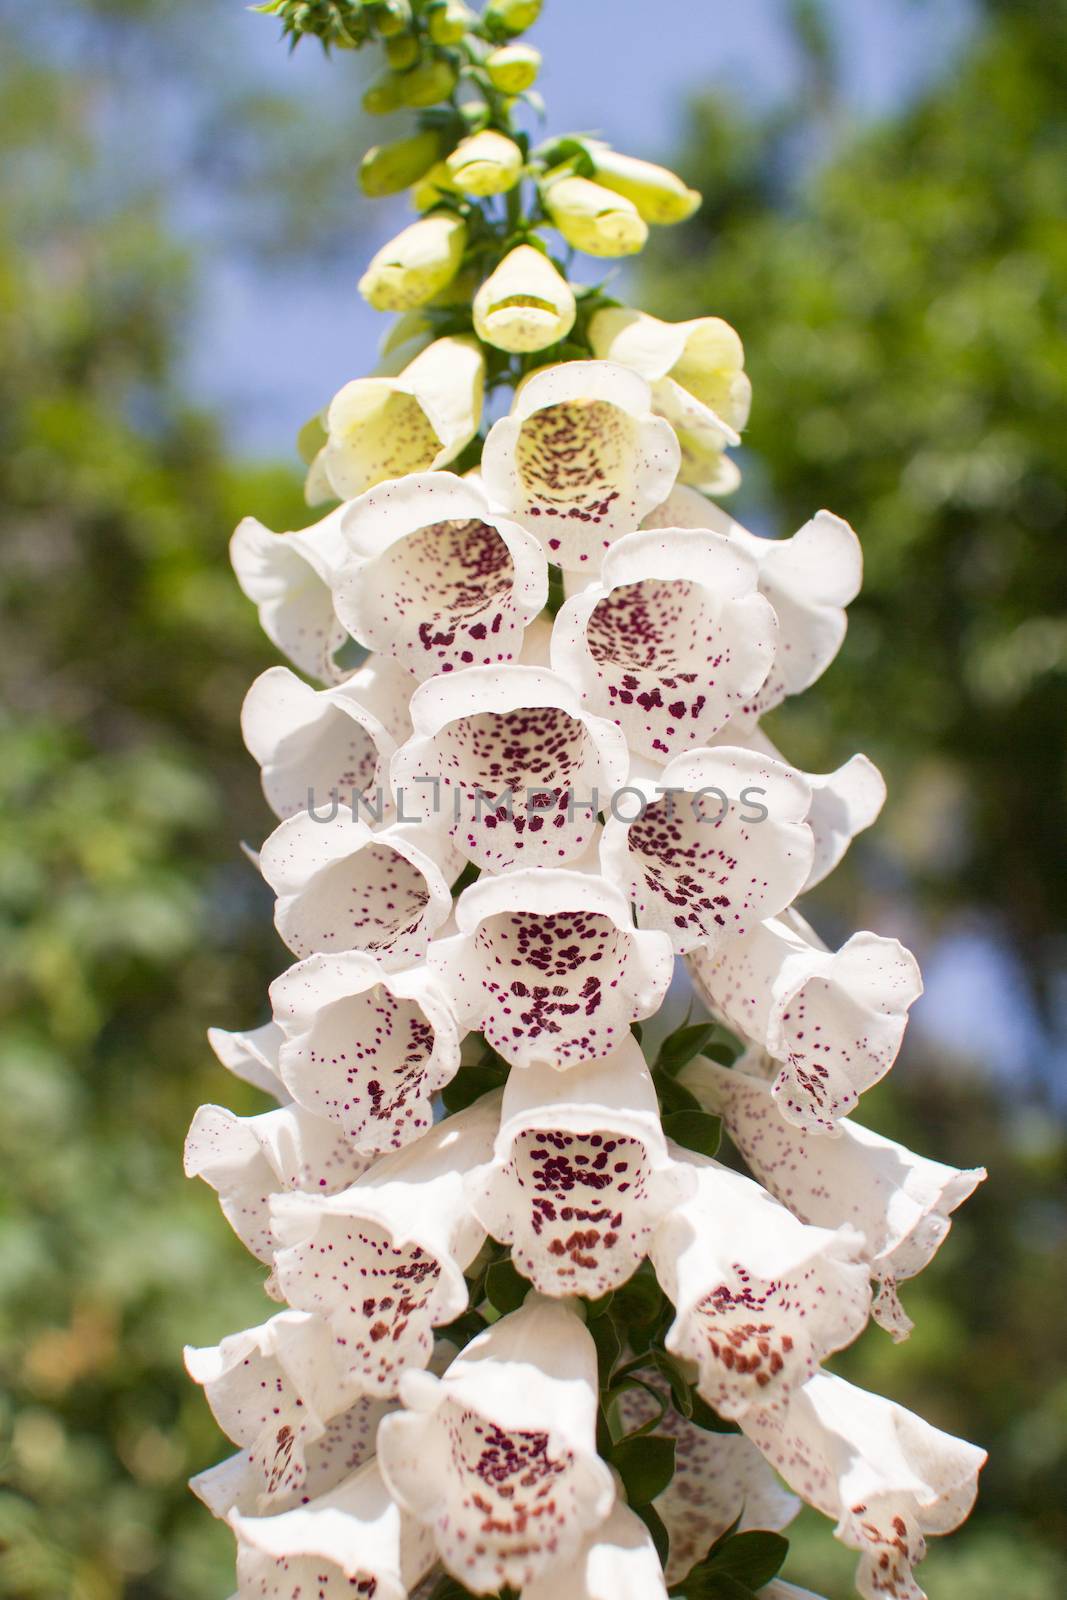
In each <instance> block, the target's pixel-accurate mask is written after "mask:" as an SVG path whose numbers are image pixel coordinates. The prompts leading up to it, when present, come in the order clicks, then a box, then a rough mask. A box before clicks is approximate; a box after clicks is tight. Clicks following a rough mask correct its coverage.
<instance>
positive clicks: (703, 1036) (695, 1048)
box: [656, 1022, 719, 1074]
mask: <svg viewBox="0 0 1067 1600" xmlns="http://www.w3.org/2000/svg"><path fill="white" fill-rule="evenodd" d="M718 1031H719V1029H718V1026H717V1024H716V1023H714V1022H694V1023H692V1024H691V1025H689V1026H683V1027H681V1028H676V1029H675V1030H674V1032H673V1033H671V1034H668V1035H667V1037H666V1039H664V1041H663V1044H662V1045H661V1047H660V1052H659V1059H658V1061H657V1063H656V1065H657V1066H659V1067H662V1068H663V1070H664V1071H665V1072H670V1073H672V1074H673V1073H675V1072H679V1071H680V1070H681V1068H682V1067H684V1066H687V1065H688V1063H689V1062H690V1061H692V1060H693V1059H694V1058H695V1057H696V1056H699V1055H702V1054H703V1053H704V1050H705V1048H706V1047H707V1046H709V1045H710V1044H711V1043H712V1041H713V1040H714V1038H715V1036H716V1034H717V1033H718Z"/></svg>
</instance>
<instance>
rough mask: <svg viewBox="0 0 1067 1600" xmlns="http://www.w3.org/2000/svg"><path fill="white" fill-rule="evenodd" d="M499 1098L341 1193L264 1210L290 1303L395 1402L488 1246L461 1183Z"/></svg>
mask: <svg viewBox="0 0 1067 1600" xmlns="http://www.w3.org/2000/svg"><path fill="white" fill-rule="evenodd" d="M499 1120H500V1101H499V1096H498V1095H489V1096H487V1097H485V1098H484V1099H483V1100H480V1101H478V1102H477V1103H476V1104H475V1105H473V1106H471V1107H469V1108H468V1110H466V1111H463V1112H459V1113H457V1115H455V1116H453V1117H449V1118H448V1119H447V1120H446V1121H445V1122H442V1123H439V1124H438V1125H437V1126H436V1127H434V1128H431V1129H430V1131H429V1132H428V1133H425V1134H423V1136H422V1138H421V1139H418V1140H416V1142H415V1143H414V1144H410V1145H407V1146H406V1147H405V1148H404V1149H403V1150H398V1151H396V1152H394V1153H393V1154H391V1155H388V1156H383V1157H382V1159H381V1160H380V1161H377V1162H375V1164H374V1165H373V1166H372V1167H371V1168H370V1169H369V1170H368V1171H367V1172H366V1173H365V1174H364V1176H363V1177H362V1178H361V1179H359V1180H358V1181H357V1182H356V1183H354V1184H353V1185H352V1186H351V1187H350V1188H348V1189H345V1190H344V1191H343V1192H342V1193H340V1194H335V1195H332V1196H329V1197H322V1198H320V1197H318V1196H315V1195H310V1194H308V1195H295V1194H290V1195H282V1196H279V1197H278V1198H277V1199H276V1200H275V1201H274V1203H273V1205H272V1207H271V1216H272V1219H273V1225H274V1239H275V1243H276V1247H277V1248H276V1252H275V1258H274V1259H275V1272H276V1274H277V1279H278V1282H279V1284H280V1285H281V1288H282V1292H283V1293H284V1295H285V1298H286V1299H287V1300H288V1301H289V1303H290V1305H294V1306H299V1307H300V1309H301V1310H304V1311H312V1312H315V1313H316V1314H317V1315H318V1316H320V1317H322V1319H323V1320H324V1321H325V1322H326V1323H327V1324H328V1325H329V1328H330V1331H331V1333H332V1334H333V1338H334V1341H335V1351H336V1355H337V1359H338V1361H339V1362H340V1363H341V1365H342V1367H343V1370H344V1371H345V1373H346V1375H347V1376H349V1377H350V1378H351V1379H353V1380H354V1381H355V1382H357V1383H358V1384H359V1385H360V1387H361V1388H363V1389H365V1390H366V1391H368V1392H372V1393H375V1394H379V1395H395V1394H396V1392H397V1384H398V1382H399V1380H400V1376H401V1374H402V1373H403V1372H404V1371H405V1370H407V1369H408V1368H410V1367H424V1366H426V1364H427V1362H428V1361H429V1359H430V1356H431V1355H432V1353H433V1329H434V1328H435V1327H440V1326H442V1325H443V1324H445V1323H448V1322H451V1321H453V1320H454V1319H455V1318H456V1317H458V1316H459V1315H460V1313H461V1312H462V1311H464V1310H466V1307H467V1298H468V1295H467V1284H466V1281H465V1279H464V1276H463V1274H464V1272H465V1271H466V1269H467V1268H468V1267H469V1266H470V1264H471V1262H472V1261H473V1260H474V1258H475V1256H476V1255H477V1254H478V1251H479V1250H480V1249H481V1247H482V1245H483V1244H484V1243H485V1229H484V1228H483V1227H482V1226H481V1224H480V1223H479V1221H478V1219H477V1218H476V1217H475V1216H474V1215H473V1214H472V1213H471V1209H470V1206H469V1205H468V1203H467V1200H466V1197H465V1195H464V1191H463V1174H464V1172H465V1171H467V1170H469V1169H470V1168H471V1167H475V1166H477V1165H478V1164H479V1163H480V1162H483V1161H485V1160H486V1159H487V1158H488V1157H489V1155H490V1154H491V1152H492V1148H493V1139H494V1137H495V1134H496V1131H497V1127H498V1125H499Z"/></svg>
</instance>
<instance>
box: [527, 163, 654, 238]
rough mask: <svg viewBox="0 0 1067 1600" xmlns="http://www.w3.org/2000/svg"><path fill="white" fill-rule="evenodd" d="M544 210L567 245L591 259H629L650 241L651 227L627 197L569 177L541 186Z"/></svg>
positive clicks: (551, 180) (553, 179) (570, 175)
mask: <svg viewBox="0 0 1067 1600" xmlns="http://www.w3.org/2000/svg"><path fill="white" fill-rule="evenodd" d="M541 195H542V199H543V200H544V203H545V209H546V210H547V212H548V214H549V216H550V217H551V218H552V222H553V224H554V226H555V227H557V228H558V229H559V231H560V233H561V234H562V235H563V237H564V238H565V239H566V241H567V243H568V244H572V245H573V246H574V248H575V249H576V250H584V251H585V253H586V255H589V256H630V255H634V254H635V253H636V252H637V251H638V250H640V249H641V247H642V245H643V244H644V242H645V240H646V239H647V238H648V227H647V224H646V223H645V222H644V221H643V219H642V217H641V215H640V213H639V211H638V209H637V207H636V206H635V205H634V203H633V201H632V200H627V198H626V196H625V195H621V194H616V193H615V192H614V190H612V189H605V188H604V186H603V184H599V183H593V182H591V181H590V179H588V178H578V177H575V176H573V175H572V174H568V175H566V176H564V177H560V178H552V177H550V178H549V179H548V180H547V181H546V182H545V183H544V185H543V186H542V190H541Z"/></svg>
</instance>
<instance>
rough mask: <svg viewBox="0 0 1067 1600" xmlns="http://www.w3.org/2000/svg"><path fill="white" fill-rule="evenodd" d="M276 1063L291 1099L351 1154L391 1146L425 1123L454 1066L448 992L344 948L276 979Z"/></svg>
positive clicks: (414, 971)
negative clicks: (342, 1139) (333, 1129)
mask: <svg viewBox="0 0 1067 1600" xmlns="http://www.w3.org/2000/svg"><path fill="white" fill-rule="evenodd" d="M270 997H271V1004H272V1006H273V1008H274V1018H275V1021H276V1023H277V1024H278V1026H279V1027H280V1028H281V1030H282V1032H283V1034H284V1036H285V1043H284V1044H283V1045H282V1046H281V1049H280V1051H279V1056H278V1066H279V1071H280V1073H281V1077H282V1081H283V1083H284V1084H285V1086H286V1088H287V1089H288V1090H289V1092H290V1094H291V1095H292V1096H293V1099H294V1100H296V1101H297V1102H298V1103H299V1104H300V1105H303V1106H306V1107H307V1109H308V1110H309V1111H313V1112H315V1113H316V1114H317V1115H318V1116H321V1117H328V1118H329V1119H330V1120H331V1121H332V1122H334V1123H336V1124H338V1125H339V1126H340V1127H341V1128H342V1129H343V1130H344V1133H345V1135H346V1137H347V1138H348V1139H349V1140H350V1141H351V1143H352V1146H353V1148H354V1149H356V1150H359V1151H361V1152H366V1153H369V1154H376V1153H377V1152H379V1151H383V1150H396V1149H399V1148H400V1146H401V1145H404V1144H409V1143H410V1142H411V1140H412V1139H416V1138H418V1136H419V1135H420V1134H422V1133H425V1131H426V1129H427V1128H428V1127H429V1126H430V1124H431V1123H432V1122H433V1104H432V1096H433V1094H434V1093H435V1092H436V1091H437V1090H438V1089H441V1088H443V1087H444V1085H445V1084H446V1083H448V1082H450V1080H451V1079H452V1078H454V1077H455V1075H456V1072H457V1070H458V1068H459V1034H458V1031H457V1028H456V1021H455V1017H454V1016H453V1014H452V1010H451V1007H450V1006H449V1003H448V999H447V996H446V995H445V992H444V990H443V989H442V988H441V986H440V985H439V984H438V983H437V982H436V981H435V980H434V979H433V978H432V977H431V975H430V974H429V973H428V972H427V970H426V968H425V967H412V968H409V969H408V970H406V971H404V972H388V971H386V970H385V968H384V967H383V966H382V965H381V963H380V962H379V961H376V960H375V959H374V958H373V957H372V956H366V955H363V954H361V953H360V952H359V951H355V950H348V951H342V952H339V953H338V954H336V955H332V954H330V955H327V954H320V955H313V956H308V958H307V959H306V960H305V961H300V962H298V963H297V965H296V966H295V967H290V968H289V969H288V971H287V972H283V973H282V975H281V977H280V978H275V980H274V982H273V983H272V984H271V988H270Z"/></svg>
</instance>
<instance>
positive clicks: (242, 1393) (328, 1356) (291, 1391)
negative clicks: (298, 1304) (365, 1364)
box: [185, 1311, 369, 1510]
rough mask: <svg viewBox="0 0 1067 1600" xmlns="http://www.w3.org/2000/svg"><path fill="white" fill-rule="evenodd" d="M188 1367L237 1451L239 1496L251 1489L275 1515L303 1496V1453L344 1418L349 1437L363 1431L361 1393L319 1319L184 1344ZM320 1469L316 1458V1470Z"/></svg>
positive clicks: (292, 1319)
mask: <svg viewBox="0 0 1067 1600" xmlns="http://www.w3.org/2000/svg"><path fill="white" fill-rule="evenodd" d="M185 1365H186V1368H187V1369H188V1372H189V1375H190V1377H191V1378H192V1379H193V1380H194V1382H196V1383H199V1384H201V1385H202V1386H203V1389H204V1394H205V1396H206V1398H207V1402H208V1405H209V1406H210V1407H211V1411H212V1415H213V1416H214V1418H215V1421H216V1422H217V1423H218V1425H219V1427H220V1428H221V1429H222V1431H223V1433H224V1434H226V1436H227V1437H228V1438H230V1439H232V1440H233V1442H234V1444H237V1445H240V1446H241V1449H242V1456H241V1458H240V1459H241V1461H242V1462H243V1464H244V1471H245V1474H246V1487H245V1488H244V1491H243V1494H244V1495H245V1496H247V1495H248V1492H249V1489H248V1485H254V1491H253V1492H254V1496H255V1501H256V1509H263V1510H278V1509H280V1508H281V1507H282V1506H283V1505H285V1504H287V1503H289V1502H291V1500H292V1497H293V1496H295V1495H300V1494H302V1493H304V1492H306V1488H307V1482H306V1480H307V1456H308V1452H309V1451H311V1450H312V1449H313V1448H314V1447H315V1446H317V1445H321V1444H322V1442H323V1441H324V1440H325V1439H326V1437H327V1434H328V1432H329V1425H330V1423H331V1421H332V1420H333V1419H337V1418H340V1417H345V1418H346V1419H348V1420H347V1421H346V1423H345V1431H346V1432H349V1431H351V1434H352V1435H358V1434H359V1433H360V1432H361V1430H362V1431H363V1432H364V1433H365V1425H366V1423H367V1421H368V1420H369V1419H368V1416H367V1414H366V1412H365V1411H363V1410H360V1409H359V1408H358V1406H357V1402H358V1401H359V1400H360V1398H361V1394H360V1389H359V1387H358V1386H357V1385H356V1384H354V1383H353V1381H352V1380H351V1378H349V1377H347V1376H346V1375H345V1374H344V1373H343V1372H342V1370H341V1367H340V1364H339V1363H338V1361H337V1360H336V1359H335V1356H334V1345H333V1339H332V1336H331V1334H330V1330H329V1329H328V1328H327V1327H326V1325H325V1323H323V1322H321V1321H320V1320H319V1319H318V1317H309V1316H305V1315H304V1313H303V1312H301V1311H281V1312H279V1313H278V1315H277V1316H274V1317H271V1319H270V1321H269V1322H265V1323H263V1324H262V1325H261V1326H260V1327H258V1328H246V1329H245V1330H244V1331H243V1332H241V1333H232V1334H229V1335H228V1336H227V1337H226V1338H225V1339H223V1340H222V1342H221V1344H218V1345H210V1346H207V1347H206V1348H201V1349H195V1348H193V1347H192V1346H187V1347H186V1351H185ZM353 1411H354V1412H355V1415H354V1417H353V1416H351V1415H350V1413H352V1412H353ZM339 1442H340V1441H339V1440H338V1439H337V1434H336V1432H335V1444H336V1443H339ZM352 1442H353V1443H354V1440H353V1441H352ZM223 1466H224V1467H227V1468H228V1466H229V1464H228V1463H223ZM323 1466H324V1462H323V1460H322V1458H321V1456H320V1459H319V1461H318V1463H317V1470H322V1469H323ZM214 1470H215V1472H216V1473H217V1472H218V1468H216V1469H214ZM215 1487H216V1489H217V1487H218V1486H217V1483H216V1485H215Z"/></svg>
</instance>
